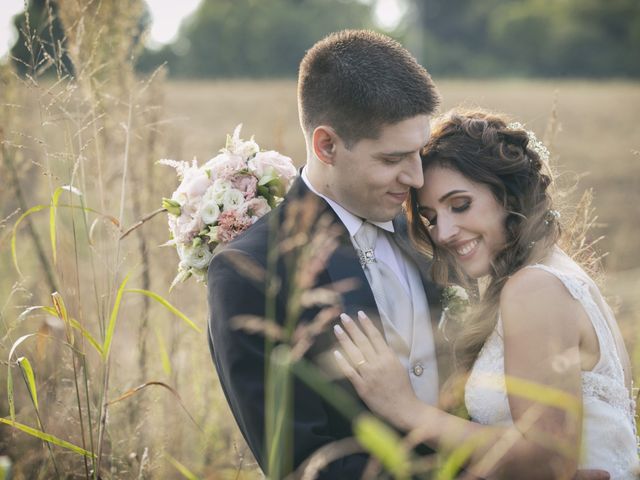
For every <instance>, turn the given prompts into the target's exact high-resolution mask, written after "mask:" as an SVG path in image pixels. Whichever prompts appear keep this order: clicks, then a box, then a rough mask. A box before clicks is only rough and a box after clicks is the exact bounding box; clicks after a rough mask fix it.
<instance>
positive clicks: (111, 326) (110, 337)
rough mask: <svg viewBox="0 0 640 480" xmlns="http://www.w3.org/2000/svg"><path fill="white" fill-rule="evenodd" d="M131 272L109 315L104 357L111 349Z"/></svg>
mask: <svg viewBox="0 0 640 480" xmlns="http://www.w3.org/2000/svg"><path fill="white" fill-rule="evenodd" d="M129 277H131V274H130V273H129V274H128V275H127V276H126V277H124V280H123V281H122V283H121V284H120V287H119V288H118V293H117V294H116V300H115V302H114V304H113V309H111V316H110V317H109V325H108V327H107V334H106V336H105V338H104V344H103V345H102V357H103V358H105V359H106V358H107V357H108V356H109V352H110V350H111V341H112V340H113V332H114V331H115V329H116V320H117V319H118V312H119V311H120V303H121V302H122V295H123V293H124V287H126V286H127V282H128V281H129Z"/></svg>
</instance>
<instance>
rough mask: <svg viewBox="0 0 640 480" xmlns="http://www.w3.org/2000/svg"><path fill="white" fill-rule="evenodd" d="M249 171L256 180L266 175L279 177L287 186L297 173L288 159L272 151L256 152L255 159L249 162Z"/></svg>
mask: <svg viewBox="0 0 640 480" xmlns="http://www.w3.org/2000/svg"><path fill="white" fill-rule="evenodd" d="M249 169H250V170H251V171H252V172H254V173H255V174H256V175H257V176H258V178H262V177H263V176H265V175H268V174H270V175H275V176H277V177H280V178H282V179H283V183H284V184H285V185H287V186H288V185H289V184H290V183H291V181H292V180H293V179H294V178H295V176H296V174H297V173H298V172H297V170H296V167H294V166H293V162H292V161H291V159H290V158H289V157H285V156H284V155H281V154H280V153H278V152H275V151H273V150H271V151H268V152H258V153H257V154H256V156H255V157H253V158H252V159H251V160H249Z"/></svg>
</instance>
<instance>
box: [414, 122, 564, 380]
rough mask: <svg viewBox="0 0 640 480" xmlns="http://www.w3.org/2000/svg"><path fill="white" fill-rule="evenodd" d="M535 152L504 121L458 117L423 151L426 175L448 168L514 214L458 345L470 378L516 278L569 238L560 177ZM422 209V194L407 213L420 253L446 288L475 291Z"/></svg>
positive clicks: (522, 133)
mask: <svg viewBox="0 0 640 480" xmlns="http://www.w3.org/2000/svg"><path fill="white" fill-rule="evenodd" d="M534 147H535V145H530V140H529V136H528V134H527V131H526V130H524V129H523V128H521V127H519V126H514V125H513V124H512V125H509V121H508V119H507V118H506V117H504V116H502V115H499V114H495V113H489V112H486V111H483V110H469V111H463V110H452V111H450V112H448V113H447V114H445V115H443V116H442V117H440V119H439V120H438V121H437V123H436V124H435V125H434V128H433V130H432V135H431V138H430V140H429V143H428V144H427V145H426V146H425V147H424V149H423V151H422V167H423V171H426V170H427V169H429V168H430V167H433V166H441V167H445V168H450V169H453V170H455V171H457V172H459V173H461V174H462V175H464V176H465V177H466V178H467V179H469V180H471V181H473V182H475V183H479V184H483V185H486V186H487V187H488V188H489V189H490V190H491V192H492V194H493V195H494V197H495V198H496V200H497V201H498V203H499V204H501V205H502V206H503V207H504V209H505V211H506V213H507V215H506V218H505V224H504V228H505V233H506V244H505V246H504V248H503V249H502V250H501V251H500V252H499V253H498V254H497V255H496V257H495V258H494V259H493V260H492V262H491V271H490V274H489V276H488V284H487V285H486V288H485V289H484V293H483V295H482V298H481V299H480V300H479V302H478V303H477V304H476V305H475V306H474V308H473V309H472V310H471V312H470V313H469V318H466V319H465V322H464V328H463V329H461V331H460V332H459V333H458V334H457V335H456V338H455V340H454V351H455V353H456V360H457V366H458V368H461V369H462V370H461V371H462V372H464V371H468V369H469V368H470V367H471V365H472V364H473V362H474V361H475V359H476V357H477V355H478V353H479V351H480V349H481V348H482V346H483V345H484V343H485V341H486V339H487V337H488V336H489V335H490V334H491V332H492V331H493V329H494V327H495V324H496V321H497V318H498V309H499V303H500V293H501V291H502V288H503V287H504V285H505V283H506V281H507V279H508V278H509V276H510V275H512V274H513V273H515V272H516V271H517V270H519V269H520V268H522V267H524V266H525V265H528V264H532V263H535V262H538V261H540V260H542V259H543V258H544V257H545V256H546V255H547V254H548V253H549V251H550V250H551V248H552V247H553V246H554V245H555V244H556V242H557V241H558V240H559V238H560V235H561V227H560V224H559V222H558V219H557V218H556V217H555V216H554V215H552V214H551V213H550V212H552V210H553V208H554V202H553V199H552V195H551V190H552V182H553V176H552V174H551V172H550V170H549V166H548V165H547V162H545V161H544V159H542V158H540V155H539V154H538V153H537V151H536V148H534ZM418 206H419V205H418V201H417V191H415V190H413V191H412V192H411V196H410V205H409V208H408V209H407V211H408V216H409V225H410V228H409V230H410V234H411V236H412V239H413V241H414V243H415V244H416V246H417V247H418V248H419V249H420V250H422V251H424V252H425V253H428V254H430V255H431V256H432V257H433V267H432V275H433V278H434V280H435V281H436V282H438V283H440V284H443V285H446V284H448V283H450V282H455V283H462V284H465V283H467V286H469V285H472V284H473V283H474V282H472V281H471V279H468V278H466V277H465V275H464V273H463V272H462V271H461V270H460V269H459V267H458V266H457V264H456V262H455V260H454V258H453V257H452V256H451V254H450V253H449V252H448V251H447V250H446V249H443V248H440V247H439V246H438V245H437V244H436V242H434V241H433V239H432V238H431V236H430V235H429V230H428V228H427V223H426V221H425V219H424V218H423V217H422V216H421V215H420V213H419V211H418Z"/></svg>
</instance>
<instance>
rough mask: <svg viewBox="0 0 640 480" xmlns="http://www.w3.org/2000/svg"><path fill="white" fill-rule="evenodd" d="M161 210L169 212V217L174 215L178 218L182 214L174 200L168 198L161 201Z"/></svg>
mask: <svg viewBox="0 0 640 480" xmlns="http://www.w3.org/2000/svg"><path fill="white" fill-rule="evenodd" d="M162 208H166V209H167V212H169V213H170V214H171V215H175V216H176V217H178V216H180V214H181V213H182V209H181V208H180V204H179V203H178V202H177V201H175V200H171V199H170V198H163V199H162Z"/></svg>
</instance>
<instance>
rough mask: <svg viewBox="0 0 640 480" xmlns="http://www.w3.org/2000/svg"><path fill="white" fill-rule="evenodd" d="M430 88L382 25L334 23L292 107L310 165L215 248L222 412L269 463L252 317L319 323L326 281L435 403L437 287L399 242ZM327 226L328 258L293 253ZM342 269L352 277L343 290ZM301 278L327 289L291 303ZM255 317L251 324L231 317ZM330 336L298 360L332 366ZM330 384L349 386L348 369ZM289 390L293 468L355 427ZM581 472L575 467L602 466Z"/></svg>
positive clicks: (261, 349) (444, 368)
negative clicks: (225, 405)
mask: <svg viewBox="0 0 640 480" xmlns="http://www.w3.org/2000/svg"><path fill="white" fill-rule="evenodd" d="M438 100H439V98H438V93H437V91H436V88H435V86H434V84H433V82H432V80H431V78H430V76H429V74H428V73H427V72H426V70H425V69H424V68H423V67H421V66H420V65H419V64H418V63H417V62H416V61H415V59H414V58H413V57H412V56H411V55H410V54H409V52H407V50H405V49H404V48H403V47H402V46H401V45H400V44H398V43H397V42H395V41H394V40H392V39H390V38H388V37H386V36H383V35H380V34H377V33H373V32H369V31H343V32H339V33H335V34H332V35H329V36H328V37H326V38H325V39H323V40H321V41H320V42H318V43H317V44H315V45H314V46H313V47H312V48H311V49H310V50H309V51H308V52H307V54H306V55H305V57H304V59H303V60H302V62H301V65H300V73H299V79H298V111H299V116H300V123H301V126H302V129H303V132H304V136H305V140H306V146H307V162H306V165H305V166H304V167H303V168H302V171H301V175H300V178H298V179H297V180H296V181H295V183H294V184H293V186H292V187H291V190H290V191H289V193H288V194H287V196H286V198H285V200H284V201H283V202H282V204H281V205H280V206H279V207H278V208H277V209H274V210H273V211H272V212H270V213H269V214H267V215H266V216H264V217H262V218H261V219H260V220H259V221H258V222H257V223H256V224H255V225H253V226H252V227H251V228H250V229H249V230H247V231H246V232H245V233H243V234H242V235H240V236H239V237H237V238H236V239H235V240H234V241H232V242H230V243H229V244H227V245H226V246H224V247H223V248H221V249H220V250H219V251H218V252H217V253H216V255H215V256H214V258H213V259H212V261H211V264H210V265H209V273H208V289H209V307H210V321H209V346H210V348H211V352H212V356H213V360H214V363H215V366H216V369H217V372H218V376H219V378H220V382H221V384H222V388H223V390H224V393H225V395H226V398H227V401H228V402H229V405H230V407H231V411H232V412H233V415H234V417H235V419H236V421H237V422H238V425H239V427H240V430H241V431H242V433H243V435H244V437H245V439H246V441H247V443H248V445H249V447H250V448H251V451H252V452H253V454H254V456H255V458H256V459H257V461H258V463H259V464H260V466H261V467H262V469H263V470H265V471H266V470H267V463H268V460H267V458H266V457H267V452H266V444H267V443H266V439H265V371H266V365H267V361H268V357H267V355H266V354H265V345H266V344H267V342H266V340H265V335H264V334H263V333H256V331H257V330H259V329H256V328H255V326H256V323H255V319H256V317H257V318H260V319H264V318H271V319H274V320H275V322H276V323H277V324H278V326H276V328H273V327H271V328H269V331H274V330H275V331H276V334H277V332H281V331H282V330H283V329H282V328H280V329H279V328H278V327H285V328H288V327H291V325H289V322H290V321H291V312H292V311H294V312H295V313H296V318H294V320H295V322H296V324H295V325H293V327H296V326H298V327H300V326H303V327H304V326H308V325H310V324H314V325H322V323H321V322H320V323H319V321H318V320H317V318H316V317H317V316H318V314H319V310H320V309H319V307H318V303H319V302H320V303H321V302H326V301H327V300H326V299H327V295H326V293H327V290H329V291H331V290H333V292H334V295H333V296H331V295H329V297H330V298H331V299H332V300H331V301H332V302H333V303H334V305H333V307H334V311H335V312H336V314H337V313H338V312H341V311H344V312H346V313H348V314H350V315H351V316H354V315H355V314H356V312H357V311H359V310H363V311H364V312H365V313H367V314H368V316H369V317H370V318H371V319H372V320H373V321H374V322H375V323H376V324H377V326H378V328H379V330H380V331H381V332H383V333H384V335H385V338H386V340H387V342H388V343H389V344H390V345H391V346H392V347H393V348H394V350H395V351H396V353H397V355H398V357H399V358H400V360H401V362H403V364H404V365H405V367H406V370H407V373H408V375H409V377H410V380H411V383H412V386H413V388H414V390H415V392H416V394H417V395H418V397H419V398H421V399H422V400H423V401H425V402H428V403H431V404H436V403H437V399H438V393H439V387H440V385H441V384H442V383H443V382H444V381H445V380H446V378H447V375H448V368H450V367H451V358H450V355H449V348H448V344H447V342H445V341H444V340H443V338H442V336H441V334H440V332H439V330H438V329H437V328H436V324H437V321H438V319H439V317H440V303H439V302H440V290H439V289H438V288H437V287H436V286H435V285H434V284H433V283H432V282H431V280H430V279H429V274H428V267H429V262H428V259H426V258H425V257H422V256H421V255H420V254H419V253H418V252H416V251H415V249H413V248H412V246H411V244H410V243H409V241H408V238H407V226H406V221H405V220H404V217H403V215H402V205H403V202H404V201H405V200H407V198H408V193H409V190H410V189H411V188H419V187H421V186H422V184H423V174H422V168H421V160H420V156H419V151H420V149H421V148H422V147H423V146H424V145H425V144H426V143H427V141H428V139H429V135H430V130H429V118H430V116H431V115H432V114H433V113H434V111H435V110H436V107H437V104H438ZM310 219H311V220H310ZM301 234H302V235H301ZM332 235H337V238H334V239H333V240H337V246H336V247H335V249H334V250H332V251H331V254H330V255H329V256H328V258H326V259H324V260H323V259H322V255H321V253H318V252H311V253H315V254H316V255H317V256H316V257H315V259H314V261H312V262H303V261H301V257H298V256H296V255H294V254H292V252H295V251H296V250H298V248H297V247H300V246H304V245H311V246H314V245H316V244H317V245H320V246H322V245H327V244H331V243H332V237H331V236H332ZM265 272H267V273H266V274H265ZM268 272H274V273H276V274H277V279H275V280H274V279H273V278H272V277H270V276H269V273H268ZM347 280H352V285H353V284H355V287H352V288H350V289H345V288H344V285H345V281H347ZM353 281H355V282H353ZM296 283H301V284H302V286H303V287H305V288H306V289H307V290H308V291H314V289H317V288H324V289H325V290H324V293H325V295H321V296H319V297H322V298H320V300H319V301H315V302H314V301H310V300H309V299H307V300H306V301H304V302H301V304H302V305H303V307H304V308H302V309H301V310H300V311H296V310H295V309H294V308H292V305H294V306H295V305H296V302H295V301H294V302H292V298H293V297H292V294H291V292H295V291H296V287H300V285H296ZM316 291H317V290H316ZM296 298H299V297H296ZM323 299H324V300H323ZM251 320H254V322H253V324H252V325H253V327H254V328H253V330H249V329H248V328H239V326H240V327H242V325H243V322H244V325H245V327H246V326H247V325H249V323H251ZM262 325H263V326H264V325H265V324H264V322H263V323H262ZM335 348H336V342H335V341H334V336H333V330H332V328H330V326H329V325H326V328H324V329H322V330H321V331H320V333H319V334H318V335H317V336H315V338H314V339H313V343H312V345H311V347H310V348H309V349H308V350H307V351H306V354H305V357H306V360H307V361H310V362H312V363H313V364H314V365H316V366H318V367H319V368H322V369H326V370H331V365H330V362H328V361H327V358H330V357H331V352H332V351H333V350H334V349H335ZM327 353H328V354H329V355H327ZM336 384H338V385H339V386H341V387H344V388H345V389H348V388H349V384H348V382H345V381H341V380H336ZM292 390H293V407H292V412H290V413H291V415H292V422H293V425H292V429H293V437H294V438H293V442H292V445H291V450H292V456H293V458H292V464H293V465H292V467H293V468H298V467H299V466H300V465H301V464H302V463H303V462H304V461H305V460H306V459H308V458H309V457H310V456H311V455H313V453H314V452H316V451H318V449H321V448H322V447H323V446H327V445H330V444H332V443H333V442H336V441H340V440H342V439H345V438H348V437H352V436H353V435H354V434H353V431H352V428H351V422H352V420H353V419H352V418H346V417H345V416H344V415H342V414H341V413H339V412H338V411H336V410H335V409H334V408H333V406H332V404H331V403H330V402H327V401H326V399H325V398H323V397H322V396H320V395H319V394H317V393H316V392H314V391H313V390H311V389H310V388H309V387H308V386H307V385H306V384H303V383H302V382H301V381H298V380H294V384H293V388H292ZM352 393H354V395H355V392H353V391H352ZM362 408H365V407H364V405H362ZM270 440H272V439H270ZM367 461H368V458H367V456H365V455H364V454H353V455H349V456H346V457H341V458H339V459H338V460H335V461H333V462H331V463H330V464H329V465H327V466H326V467H325V468H324V469H323V470H322V471H321V472H320V474H319V476H318V477H317V478H321V479H358V478H360V477H361V476H362V472H363V469H364V467H365V465H366V463H367ZM285 473H286V472H285ZM581 473H583V474H585V475H581V476H580V478H582V479H587V478H590V479H594V480H596V479H601V478H602V479H606V478H608V477H607V476H606V475H604V474H598V473H597V472H591V473H592V474H587V473H588V472H581Z"/></svg>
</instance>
